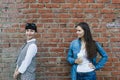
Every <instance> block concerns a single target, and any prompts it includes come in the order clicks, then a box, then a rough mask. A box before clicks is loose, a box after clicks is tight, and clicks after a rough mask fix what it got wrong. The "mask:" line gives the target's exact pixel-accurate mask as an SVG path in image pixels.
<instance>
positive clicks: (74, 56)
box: [67, 39, 108, 80]
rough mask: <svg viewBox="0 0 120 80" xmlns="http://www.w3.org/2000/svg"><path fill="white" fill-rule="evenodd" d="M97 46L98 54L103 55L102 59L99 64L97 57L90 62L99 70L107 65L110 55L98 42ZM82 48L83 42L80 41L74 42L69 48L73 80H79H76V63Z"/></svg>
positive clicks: (68, 56)
mask: <svg viewBox="0 0 120 80" xmlns="http://www.w3.org/2000/svg"><path fill="white" fill-rule="evenodd" d="M96 45H97V52H98V53H99V54H100V55H101V59H100V60H99V61H98V62H96V57H97V56H96V57H94V58H93V59H91V60H90V61H91V62H92V63H93V65H94V66H95V70H98V69H100V68H102V67H103V66H104V65H105V63H106V62H107V60H108V55H107V53H106V52H105V50H104V49H103V48H102V47H101V45H100V44H99V43H98V42H96ZM80 48H81V41H80V40H79V39H76V40H73V41H72V42H71V44H70V47H69V51H68V55H67V61H68V62H69V63H70V64H71V65H72V68H71V78H72V79H71V80H77V79H76V73H77V72H76V69H77V64H76V63H75V59H77V54H78V53H79V51H80Z"/></svg>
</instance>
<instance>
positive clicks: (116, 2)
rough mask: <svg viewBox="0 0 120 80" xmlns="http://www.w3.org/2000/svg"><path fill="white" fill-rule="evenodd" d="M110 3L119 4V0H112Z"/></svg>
mask: <svg viewBox="0 0 120 80" xmlns="http://www.w3.org/2000/svg"><path fill="white" fill-rule="evenodd" d="M112 3H115V4H120V0H112Z"/></svg>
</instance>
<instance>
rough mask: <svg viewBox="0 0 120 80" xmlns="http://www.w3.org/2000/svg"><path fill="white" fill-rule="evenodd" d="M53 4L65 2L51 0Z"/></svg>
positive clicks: (63, 0)
mask: <svg viewBox="0 0 120 80" xmlns="http://www.w3.org/2000/svg"><path fill="white" fill-rule="evenodd" d="M51 2H52V3H64V2H65V0H51Z"/></svg>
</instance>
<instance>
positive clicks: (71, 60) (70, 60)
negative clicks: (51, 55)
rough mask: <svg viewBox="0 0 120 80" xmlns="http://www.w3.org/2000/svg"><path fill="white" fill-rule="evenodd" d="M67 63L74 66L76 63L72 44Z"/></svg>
mask: <svg viewBox="0 0 120 80" xmlns="http://www.w3.org/2000/svg"><path fill="white" fill-rule="evenodd" d="M67 61H68V62H69V63H70V64H72V65H73V64H74V63H75V59H74V58H73V51H72V43H71V44H70V47H69V50H68V55H67Z"/></svg>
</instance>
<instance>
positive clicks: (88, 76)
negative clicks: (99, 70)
mask: <svg viewBox="0 0 120 80" xmlns="http://www.w3.org/2000/svg"><path fill="white" fill-rule="evenodd" d="M77 80H96V73H95V71H92V72H86V73H81V72H80V73H77Z"/></svg>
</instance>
